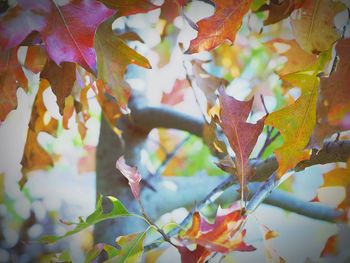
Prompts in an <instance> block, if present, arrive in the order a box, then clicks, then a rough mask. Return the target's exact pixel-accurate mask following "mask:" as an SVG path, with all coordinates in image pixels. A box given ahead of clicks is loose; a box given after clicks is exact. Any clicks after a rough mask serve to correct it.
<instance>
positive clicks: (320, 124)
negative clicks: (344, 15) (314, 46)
mask: <svg viewBox="0 0 350 263" xmlns="http://www.w3.org/2000/svg"><path fill="white" fill-rule="evenodd" d="M336 52H337V55H338V56H339V62H338V65H337V67H336V70H335V72H333V74H331V75H330V76H329V77H322V78H321V84H320V93H319V96H318V99H317V122H316V127H315V129H314V132H313V134H312V137H311V142H310V146H312V147H316V148H320V147H321V146H322V144H323V141H324V140H325V139H326V138H327V137H329V136H330V135H332V134H333V133H335V132H340V131H344V130H348V129H350V123H349V121H348V119H349V114H350V38H348V39H341V40H339V42H338V43H337V44H336Z"/></svg>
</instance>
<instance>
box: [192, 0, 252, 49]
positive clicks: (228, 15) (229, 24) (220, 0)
mask: <svg viewBox="0 0 350 263" xmlns="http://www.w3.org/2000/svg"><path fill="white" fill-rule="evenodd" d="M251 2H252V0H213V3H214V4H215V13H214V14H213V15H212V16H210V17H207V18H204V19H202V20H200V21H199V22H198V23H197V25H198V28H199V30H198V35H197V37H196V38H195V39H193V40H191V43H190V46H189V48H188V50H187V51H186V53H188V54H192V53H198V52H201V51H210V50H212V49H214V48H216V47H217V46H219V45H220V44H222V43H223V42H226V41H228V42H229V43H231V44H233V42H234V40H235V37H236V33H237V31H238V30H239V28H240V27H241V24H242V19H243V17H244V15H245V14H246V13H247V12H248V11H249V7H250V4H251Z"/></svg>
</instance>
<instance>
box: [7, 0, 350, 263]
mask: <svg viewBox="0 0 350 263" xmlns="http://www.w3.org/2000/svg"><path fill="white" fill-rule="evenodd" d="M259 3H260V6H258V7H257V5H259ZM187 5H190V3H187V1H179V0H178V1H175V0H174V1H172V0H165V1H164V3H163V4H162V5H156V4H154V3H152V2H151V1H148V0H140V1H127V0H125V1H124V0H122V1H107V0H99V1H97V0H91V1H88V0H72V1H69V2H68V3H66V4H59V3H58V1H50V0H40V1H32V0H31V1H28V0H17V4H16V5H14V6H11V7H10V8H9V9H8V10H6V11H5V12H4V13H3V14H1V16H0V95H1V100H0V120H1V121H2V122H4V121H5V120H6V117H7V116H8V114H9V112H11V111H12V110H13V109H15V108H16V107H17V96H16V91H17V89H18V87H21V88H23V89H24V90H25V91H28V80H27V78H26V75H25V71H24V69H26V70H30V71H32V72H33V73H36V74H38V73H39V74H40V86H39V89H38V91H37V94H36V97H35V100H34V104H33V108H32V113H31V119H30V122H29V125H28V132H27V140H26V145H25V148H24V153H23V159H22V162H21V164H22V172H23V175H24V177H23V178H22V180H21V182H20V184H21V186H23V185H24V184H25V182H26V180H27V174H28V173H29V172H31V171H33V170H37V169H45V168H48V167H50V166H53V165H54V161H53V159H52V157H51V156H50V155H49V154H48V153H47V152H46V151H45V150H44V148H43V147H42V146H41V145H40V144H39V142H38V134H39V133H40V132H46V133H48V134H51V135H54V136H55V134H56V131H57V128H58V121H57V120H56V119H54V118H52V117H49V119H48V120H47V115H48V114H47V109H46V106H45V103H44V101H43V93H44V91H45V90H46V89H48V88H49V87H50V88H51V90H52V91H53V93H54V94H55V95H56V98H57V105H58V107H59V112H60V114H61V115H62V116H63V120H62V121H63V127H64V128H65V129H68V120H69V119H70V118H71V117H72V116H73V113H74V112H75V113H76V122H77V123H78V128H79V132H80V135H81V137H82V138H84V136H85V134H86V126H85V124H86V122H87V120H88V119H89V117H90V116H89V106H88V103H87V95H86V94H87V92H88V90H89V89H92V90H93V92H94V93H95V94H96V98H97V101H98V103H99V104H100V106H101V109H102V111H103V114H104V115H105V117H106V119H107V120H108V122H109V124H110V125H111V126H112V127H113V129H114V131H115V132H116V133H117V134H118V135H120V134H121V130H120V129H119V128H117V127H116V123H117V120H118V119H119V118H120V117H121V116H123V115H127V114H129V109H128V102H129V98H130V95H131V94H132V89H131V87H130V85H129V84H128V82H127V81H126V80H125V79H124V74H125V73H126V70H127V67H128V65H130V64H136V65H138V66H140V67H143V68H145V70H146V69H151V63H150V62H149V61H148V59H147V58H146V57H145V56H143V55H141V54H140V53H138V52H137V51H136V50H134V49H132V48H130V47H129V46H128V41H141V42H142V40H141V39H140V38H139V37H138V36H137V35H136V34H135V33H130V32H123V33H120V32H115V30H113V28H112V24H113V22H114V21H115V20H116V19H118V18H121V17H125V16H130V15H134V14H139V13H147V12H149V11H151V10H157V9H161V11H160V12H161V15H160V17H161V19H165V20H167V21H166V24H167V26H169V27H170V25H171V24H172V23H174V19H175V18H176V17H177V16H179V15H182V16H183V17H184V18H185V19H184V20H185V21H187V22H188V23H189V24H190V26H191V27H192V28H196V29H197V30H198V34H197V36H196V37H195V38H194V39H192V40H191V42H190V44H189V46H188V47H187V50H186V51H184V53H185V54H195V53H199V52H202V51H207V52H212V53H213V52H215V54H214V55H213V57H214V58H215V57H223V55H222V54H225V52H232V53H233V55H232V54H230V55H232V58H233V59H234V60H235V63H233V62H232V60H233V59H232V60H230V61H229V62H227V61H224V60H223V61H222V66H223V67H226V68H227V69H228V72H230V76H231V78H233V77H234V74H237V75H239V74H240V72H239V66H240V65H239V64H240V63H242V58H241V57H240V56H242V54H243V53H244V52H242V54H240V48H242V50H243V49H244V47H242V46H240V44H237V45H235V43H236V42H237V41H236V42H235V40H236V39H237V38H236V35H237V32H238V31H239V30H240V27H241V25H242V23H245V21H246V19H249V17H250V16H253V15H256V16H258V15H260V16H261V17H263V20H264V22H263V24H264V25H265V26H266V25H273V24H276V23H290V26H291V28H292V33H293V36H294V39H282V38H275V39H269V40H267V41H266V39H265V40H262V41H263V42H264V43H263V44H264V45H265V46H266V48H267V49H268V52H271V56H283V57H286V58H287V62H286V63H285V65H284V66H282V67H281V68H280V70H278V71H277V72H276V74H278V77H279V78H280V79H281V81H282V82H283V86H284V88H285V90H284V91H283V92H286V91H288V89H292V88H298V89H299V90H300V96H299V97H298V98H296V99H295V100H294V98H291V99H290V101H288V102H286V104H288V105H285V106H284V107H282V108H278V109H276V110H275V111H273V112H271V113H269V112H267V110H266V109H265V111H266V112H265V115H266V116H263V117H262V118H260V119H259V120H258V121H256V122H255V123H251V120H250V118H251V117H252V115H253V114H254V111H255V110H256V107H255V106H254V105H253V104H254V103H255V102H254V101H256V98H255V100H254V98H253V97H254V96H252V95H254V94H253V92H252V94H250V97H251V98H250V99H249V100H244V101H241V100H237V99H236V98H234V97H232V96H229V95H228V94H227V93H226V91H225V89H226V86H228V85H229V81H227V80H226V79H222V78H219V77H217V76H214V75H211V74H210V73H209V72H208V71H207V70H206V69H205V65H206V62H205V61H199V60H197V59H189V60H191V63H190V66H191V69H192V74H189V73H187V78H186V79H183V80H177V81H176V83H175V86H174V88H173V90H172V91H171V92H170V93H169V94H164V96H163V99H162V102H163V103H164V104H168V105H176V104H178V103H180V102H181V101H182V100H183V99H184V90H186V89H187V88H188V87H189V86H191V85H194V84H195V85H196V86H197V87H198V88H199V90H201V91H202V92H203V93H204V95H205V98H206V102H207V111H206V112H204V115H205V117H206V120H207V121H208V123H207V124H206V126H205V128H204V141H206V142H207V144H208V146H209V147H210V148H211V150H212V152H213V153H216V154H217V155H218V156H220V160H219V162H218V166H219V167H220V168H222V169H223V170H225V171H229V172H230V173H234V174H235V175H236V176H237V178H238V181H239V184H240V191H241V193H242V201H244V200H245V199H246V196H245V195H244V193H246V187H247V186H246V185H247V183H248V182H249V179H251V178H252V177H253V176H254V169H252V168H251V165H250V161H251V159H250V158H251V157H252V156H251V153H252V151H253V149H254V147H255V145H256V142H257V141H258V138H259V136H260V135H261V134H262V133H263V128H264V125H265V126H269V127H268V128H267V129H268V136H270V135H272V131H273V130H274V131H275V132H276V131H278V132H279V133H278V134H277V136H279V134H280V135H281V138H282V145H280V146H279V147H275V148H274V149H273V150H274V153H275V155H276V158H277V161H278V164H279V168H278V170H277V177H276V178H277V179H278V178H280V177H282V176H283V175H284V174H286V173H287V172H288V171H291V170H293V169H294V168H295V167H296V166H297V165H298V163H300V162H301V161H304V160H307V159H309V158H310V155H311V149H312V148H318V149H319V148H320V147H322V145H323V142H324V140H325V139H327V138H329V137H330V136H331V135H333V134H335V133H339V132H343V131H347V130H349V128H350V121H349V118H350V117H349V116H350V115H349V114H350V113H349V112H350V97H349V96H350V79H349V76H350V64H349V61H350V60H349V59H350V57H349V54H350V42H349V40H350V39H344V35H343V36H342V35H341V33H340V32H338V31H339V30H337V29H336V28H335V24H334V18H335V16H336V15H338V14H339V13H340V12H342V11H344V10H345V9H346V7H345V5H344V4H343V3H341V2H339V1H327V0H316V1H313V0H305V1H296V0H295V1H293V0H285V1H282V3H279V4H278V3H276V1H269V2H267V1H251V0H229V1H224V0H214V1H213V2H212V5H213V6H214V8H215V11H214V13H213V15H211V16H209V17H205V18H203V19H201V20H200V21H198V22H197V23H195V22H193V21H191V20H190V19H189V18H188V17H187V16H186V14H185V11H186V7H187ZM170 6H171V7H172V8H173V9H172V12H170V11H169V7H170ZM256 7H257V8H256ZM260 40H261V39H260ZM225 42H229V43H230V44H233V45H234V46H233V47H227V46H225V45H223V44H224V43H225ZM238 42H239V41H238ZM281 45H282V46H284V47H287V50H283V51H280V50H279V48H278V47H279V46H281ZM19 49H26V52H25V57H24V58H20V59H19V52H18V50H19ZM214 49H216V50H215V51H214ZM332 50H333V53H334V54H333V56H332ZM189 56H190V55H189ZM233 64H234V65H233ZM234 66H235V67H236V68H234ZM237 68H238V69H237ZM237 72H238V73H237ZM189 75H190V76H189ZM230 80H231V79H230ZM227 90H229V88H227ZM279 92H281V91H279ZM261 93H262V92H261ZM230 94H233V96H234V95H235V93H234V91H233V92H230ZM262 104H263V106H264V107H265V106H266V105H265V104H264V103H262ZM219 127H221V130H219ZM221 131H222V133H223V134H224V135H225V138H223V137H224V136H223V134H221V136H219V135H218V134H219V133H220V132H221ZM277 136H276V137H277ZM268 139H271V137H268ZM225 140H227V142H228V143H225V142H226V141H225ZM223 155H224V156H223ZM348 165H349V164H348ZM117 168H118V169H119V170H120V171H121V172H122V173H123V174H124V175H125V176H126V177H127V179H128V180H129V184H130V186H131V190H132V193H133V195H134V197H135V199H136V200H137V201H138V202H139V204H140V206H141V208H142V212H143V213H144V214H143V217H142V218H143V219H144V220H146V221H147V223H149V224H150V225H151V227H153V228H155V229H156V230H157V231H159V233H161V234H162V235H163V237H164V238H165V240H166V241H168V242H169V243H171V244H172V245H174V246H175V247H176V248H177V249H178V251H179V253H180V255H181V259H182V261H183V262H205V261H206V260H207V259H208V257H209V256H210V255H211V254H213V253H216V252H218V253H223V254H227V253H230V252H231V251H246V252H249V251H253V250H254V247H253V246H251V245H247V244H246V243H245V241H244V237H245V230H243V225H244V223H245V221H246V218H247V216H249V214H248V215H246V214H245V211H244V209H242V208H243V207H241V208H239V207H238V206H237V203H234V204H233V205H232V206H231V208H229V209H222V210H219V211H218V212H217V214H216V217H215V222H214V223H213V224H209V223H208V222H207V221H206V220H205V219H204V218H203V216H202V215H201V214H200V213H199V212H195V213H194V214H193V217H192V225H191V226H190V227H189V228H188V229H187V230H185V231H183V232H182V233H180V234H179V235H178V236H177V237H176V238H175V240H172V239H167V237H166V234H165V233H164V232H163V231H162V229H160V228H158V227H157V226H156V225H155V224H154V223H153V222H151V221H150V220H149V219H148V218H147V215H146V214H145V211H143V207H142V203H141V200H140V185H139V183H140V180H141V175H140V174H139V173H138V171H137V168H135V167H130V166H129V165H127V163H126V161H125V159H123V158H121V159H119V160H118V161H117ZM348 175H349V167H347V168H337V169H335V170H333V171H331V172H329V173H327V174H325V176H324V178H325V183H324V185H323V186H322V187H329V186H341V187H344V188H345V189H346V197H345V199H344V200H343V202H342V203H341V204H340V205H339V209H343V210H344V211H348V209H349V191H350V190H349V189H350V188H349V185H350V184H349V180H348ZM334 178H337V179H334ZM110 201H111V202H112V206H113V208H112V210H111V211H110V212H108V213H103V209H102V199H101V198H100V199H99V200H98V202H97V210H96V211H95V212H94V213H93V214H91V215H90V216H89V217H87V219H86V220H83V219H80V222H78V223H77V224H76V226H75V228H74V229H73V230H71V231H69V232H67V234H65V235H64V236H61V237H46V239H45V241H47V242H55V241H57V240H59V239H61V238H63V237H66V236H69V235H72V234H75V233H77V232H79V231H81V230H83V229H85V228H87V227H89V226H91V225H94V224H96V223H98V222H100V221H103V220H106V219H112V218H117V217H121V216H132V214H130V213H129V212H128V211H127V210H126V208H125V207H124V206H123V205H122V204H121V203H120V201H119V200H117V199H115V198H112V197H110ZM241 205H243V204H241ZM139 217H141V216H139ZM346 220H347V219H346ZM147 231H148V230H146V232H147ZM146 232H142V233H135V234H131V235H129V236H123V237H119V238H118V240H117V243H118V244H119V246H120V250H117V249H116V248H114V247H110V246H108V245H106V244H98V245H96V246H95V247H94V248H93V249H92V250H91V251H89V253H88V255H87V262H89V261H92V260H94V259H95V258H96V257H97V256H98V255H99V253H100V252H101V251H102V250H104V251H106V253H107V254H108V258H109V261H107V262H138V261H139V260H140V258H141V256H142V252H143V243H144V240H145V235H146ZM263 232H264V240H265V243H266V247H267V254H268V257H269V258H270V259H274V260H273V261H274V262H276V261H278V262H284V259H283V258H282V257H280V256H278V254H277V253H276V251H275V250H274V249H273V248H271V242H270V241H269V239H270V238H272V237H275V236H276V235H275V233H274V232H273V231H272V230H269V229H266V228H264V227H263ZM271 235H272V236H271ZM335 239H336V237H331V238H330V240H329V241H328V242H327V246H326V247H330V246H332V244H333V243H334V242H335V241H334V240H335ZM190 245H194V246H195V248H194V249H192V248H190ZM329 250H330V249H326V248H325V250H324V252H323V253H322V254H323V255H326V254H327V253H328V252H327V251H329Z"/></svg>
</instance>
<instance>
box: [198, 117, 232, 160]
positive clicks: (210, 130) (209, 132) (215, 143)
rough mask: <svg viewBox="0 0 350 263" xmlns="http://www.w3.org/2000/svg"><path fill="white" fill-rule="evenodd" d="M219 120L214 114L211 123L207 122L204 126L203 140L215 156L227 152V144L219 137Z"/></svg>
mask: <svg viewBox="0 0 350 263" xmlns="http://www.w3.org/2000/svg"><path fill="white" fill-rule="evenodd" d="M218 122H219V120H217V116H213V117H212V119H211V120H210V123H207V122H205V123H204V127H203V141H204V142H205V143H206V144H207V145H208V147H209V149H210V151H211V152H212V153H213V154H214V155H215V156H218V155H220V154H221V155H223V154H225V155H226V154H227V148H226V144H225V143H224V142H223V141H222V140H220V139H219V138H218V128H217V125H216V123H218Z"/></svg>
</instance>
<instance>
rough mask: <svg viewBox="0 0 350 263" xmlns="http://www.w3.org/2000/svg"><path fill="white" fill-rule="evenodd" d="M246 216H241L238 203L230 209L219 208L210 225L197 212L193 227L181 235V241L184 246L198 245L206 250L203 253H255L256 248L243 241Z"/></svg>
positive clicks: (194, 215) (194, 216)
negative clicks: (242, 228)
mask: <svg viewBox="0 0 350 263" xmlns="http://www.w3.org/2000/svg"><path fill="white" fill-rule="evenodd" d="M245 220H246V216H242V215H241V210H240V209H239V205H238V203H237V202H235V203H233V205H232V206H231V207H230V208H226V209H221V208H219V210H218V213H217V216H216V219H215V222H214V223H213V224H210V223H208V222H207V221H206V220H205V219H203V218H202V217H201V216H200V214H199V212H195V213H194V214H193V218H192V225H191V227H190V228H189V229H188V230H186V231H185V232H183V233H180V235H179V240H180V241H181V243H182V244H183V245H190V244H197V248H200V247H198V246H201V247H203V248H205V250H203V251H202V253H205V254H206V253H207V251H210V252H219V253H225V254H226V253H230V252H232V251H253V250H255V248H254V247H253V246H251V245H247V244H246V243H245V242H244V241H243V239H244V237H245V235H246V231H245V230H241V227H242V224H243V223H244V221H245Z"/></svg>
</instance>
